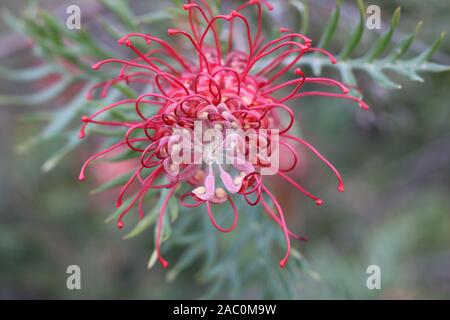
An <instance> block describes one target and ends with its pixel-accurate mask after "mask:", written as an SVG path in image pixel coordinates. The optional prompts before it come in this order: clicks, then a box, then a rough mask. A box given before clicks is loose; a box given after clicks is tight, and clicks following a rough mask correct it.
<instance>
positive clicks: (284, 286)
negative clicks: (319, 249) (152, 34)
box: [0, 0, 450, 298]
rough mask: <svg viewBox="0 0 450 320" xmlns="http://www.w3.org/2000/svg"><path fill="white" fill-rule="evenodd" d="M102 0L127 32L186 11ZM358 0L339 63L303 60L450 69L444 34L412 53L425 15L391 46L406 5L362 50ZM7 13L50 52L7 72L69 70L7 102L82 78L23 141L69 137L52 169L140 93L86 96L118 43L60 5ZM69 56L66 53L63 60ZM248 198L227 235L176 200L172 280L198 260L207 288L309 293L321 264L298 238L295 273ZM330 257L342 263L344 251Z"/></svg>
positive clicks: (32, 143)
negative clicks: (144, 10)
mask: <svg viewBox="0 0 450 320" xmlns="http://www.w3.org/2000/svg"><path fill="white" fill-rule="evenodd" d="M100 2H101V4H102V5H103V6H104V7H105V8H106V9H107V10H109V12H110V13H112V14H113V15H114V17H115V18H116V19H117V20H118V21H120V25H112V24H110V23H109V22H108V21H107V20H105V19H104V18H103V17H98V20H99V22H100V24H101V25H102V26H103V28H104V32H105V34H108V35H109V36H110V37H112V38H114V39H117V38H118V37H120V36H122V35H123V33H124V32H123V31H121V30H126V31H128V32H131V31H138V30H142V29H146V28H147V27H149V25H155V24H156V23H158V22H160V21H164V20H166V19H167V18H168V17H174V16H176V15H177V14H180V13H179V12H178V11H174V10H168V11H167V12H166V11H164V12H162V11H161V12H160V11H158V12H151V13H149V14H145V15H143V16H136V15H135V14H134V13H133V11H132V10H131V8H130V6H129V3H128V2H127V1H125V0H120V1H112V0H101V1H100ZM175 2H177V1H175ZM289 3H290V5H291V6H292V7H293V8H295V9H296V10H297V12H298V13H299V15H300V18H301V19H300V22H301V23H300V25H299V26H298V28H299V29H300V31H301V32H306V31H307V29H308V24H309V21H308V20H309V19H308V18H309V10H310V7H309V5H308V3H307V2H306V1H299V0H290V1H289ZM342 3H343V1H337V6H336V8H335V10H334V11H333V13H332V14H331V15H330V18H329V20H328V22H327V23H326V25H325V26H324V28H323V32H322V35H321V37H320V40H319V42H318V45H317V46H318V47H320V48H327V47H328V46H329V45H330V43H331V41H332V40H333V37H334V36H335V34H336V31H337V30H338V27H339V22H340V10H341V6H342ZM213 4H214V5H213V10H214V11H219V7H220V2H219V1H215V2H213ZM357 5H358V8H359V13H360V20H359V23H358V25H357V26H356V27H355V29H354V30H353V32H352V34H351V35H350V38H349V39H348V41H347V42H346V43H345V44H343V45H342V49H341V51H340V53H339V54H338V56H337V58H338V60H339V62H338V63H337V64H335V65H333V64H331V63H330V62H329V60H328V58H326V57H325V58H324V57H322V56H320V55H319V54H314V55H311V56H306V57H304V58H303V59H302V60H301V61H300V63H301V64H303V65H306V66H309V67H311V68H312V70H313V71H314V72H316V73H317V74H320V73H321V72H322V69H323V68H324V67H327V68H333V69H334V70H337V71H338V72H339V74H340V77H341V78H342V80H343V81H344V82H345V83H346V84H349V85H355V86H358V83H357V81H356V77H355V72H356V71H363V72H366V73H367V74H368V75H369V76H370V77H371V78H373V79H374V80H375V81H377V82H378V83H380V84H381V85H383V86H384V87H386V88H389V89H393V88H400V87H401V86H400V85H399V84H397V83H396V82H395V80H393V78H392V77H391V76H390V75H388V74H386V71H393V72H394V73H397V74H400V75H403V76H406V77H407V78H409V79H411V80H414V81H423V79H422V78H421V77H420V75H419V74H418V73H419V72H440V71H448V70H450V68H449V67H448V66H443V65H440V64H437V63H433V62H430V59H431V58H432V56H433V54H434V53H435V52H436V51H437V50H438V49H439V47H440V45H441V43H442V39H443V37H444V34H442V35H441V36H439V37H438V39H437V40H436V41H435V42H434V43H433V44H432V45H431V46H430V47H429V48H428V49H427V50H426V51H424V52H422V53H421V54H419V55H418V56H416V57H413V58H409V59H405V58H404V56H405V55H406V54H407V52H408V50H409V49H410V47H411V45H412V44H413V42H414V40H415V38H416V36H417V33H418V32H419V29H420V27H421V25H422V23H421V22H420V23H419V24H418V25H417V27H416V29H415V30H414V31H413V32H412V33H410V34H409V35H407V36H406V37H405V38H404V39H403V40H402V41H401V42H399V43H397V44H396V45H395V46H394V48H392V49H390V48H389V47H390V46H391V44H392V42H393V41H392V36H393V35H394V32H395V31H396V30H397V29H398V27H399V22H400V9H397V10H396V11H395V12H394V14H393V17H392V20H391V25H390V29H389V31H388V32H387V33H385V34H384V35H383V36H381V37H380V38H379V39H378V40H377V41H375V42H374V43H373V45H372V46H371V47H370V48H369V49H368V50H367V51H366V53H365V54H364V55H362V56H361V57H353V53H354V51H355V50H356V49H357V48H358V46H359V45H360V44H361V41H362V39H363V36H364V28H365V21H364V18H365V13H364V9H365V7H364V4H363V2H362V1H361V0H358V1H357ZM4 17H5V20H6V21H7V22H9V25H10V26H11V27H12V28H13V29H14V30H16V31H17V32H20V33H22V34H26V35H27V36H28V37H30V38H31V39H32V40H33V43H34V49H33V50H34V53H35V54H36V55H37V56H39V57H40V58H41V59H42V64H41V65H39V66H34V67H29V68H27V69H23V70H14V71H12V70H7V69H5V68H1V69H0V77H2V78H5V79H8V80H10V81H14V82H25V81H27V82H38V81H41V80H44V79H45V78H47V77H49V76H56V77H58V78H59V79H60V80H59V81H57V82H55V83H53V84H52V85H50V86H48V87H46V88H45V89H42V90H40V91H39V92H37V93H35V94H31V95H29V96H1V97H0V103H1V104H7V105H29V106H33V107H37V106H40V105H46V104H50V103H52V102H54V101H55V100H56V99H57V98H59V97H60V96H61V95H62V94H63V93H64V92H67V91H69V90H72V89H73V88H74V85H79V86H80V87H81V88H80V89H78V91H77V94H76V95H75V96H74V97H71V98H70V99H69V101H67V102H65V103H64V105H62V106H60V107H57V108H56V109H55V111H54V112H51V113H50V114H47V115H46V119H48V123H47V124H46V125H45V126H44V128H43V130H42V131H41V132H40V134H38V135H37V136H35V137H33V138H31V139H30V140H29V141H27V142H25V143H24V144H22V145H21V146H19V151H22V152H25V151H30V148H32V147H36V146H39V145H41V144H42V143H43V142H46V141H54V140H57V141H60V142H61V144H62V147H61V148H59V149H58V150H57V151H56V152H55V153H54V154H53V155H51V156H50V157H49V159H48V160H47V161H45V162H44V164H43V166H42V169H43V170H44V171H50V170H51V169H53V168H55V166H56V165H57V164H58V163H59V162H61V161H62V160H63V159H64V157H65V156H67V155H68V154H69V153H70V152H71V151H73V150H75V149H76V148H77V147H78V146H79V145H80V143H81V142H82V141H81V140H79V139H78V134H77V129H78V127H79V126H80V121H79V117H80V116H81V115H82V114H87V113H92V112H93V111H94V110H97V109H98V108H100V107H101V106H103V105H106V104H109V103H111V102H113V101H116V100H117V99H118V98H120V97H136V96H137V94H138V93H137V92H134V91H133V90H132V89H130V88H128V87H126V86H123V85H116V86H115V87H113V88H112V89H111V90H112V91H111V92H110V94H109V95H108V97H107V98H105V99H103V100H94V101H92V102H89V103H87V102H86V100H85V96H86V93H87V92H88V90H89V88H90V87H91V86H92V85H93V84H94V83H96V82H99V81H102V80H104V79H107V78H108V76H109V74H108V73H107V71H105V70H103V69H102V70H100V71H96V72H94V71H92V69H91V68H90V64H91V63H92V62H94V61H97V60H101V59H104V58H108V57H111V56H115V55H116V54H115V53H114V52H113V50H111V49H109V48H108V47H106V46H102V45H101V44H99V42H98V41H97V40H96V39H94V38H93V36H92V35H91V34H90V33H89V32H88V31H87V30H86V29H84V30H80V31H78V32H71V31H68V30H67V29H66V27H65V26H64V25H63V24H62V23H61V22H59V21H58V20H57V19H56V18H55V17H54V16H53V15H51V14H50V13H48V12H46V11H43V10H41V9H39V8H38V7H37V6H30V8H29V10H28V11H27V12H26V13H25V14H24V15H23V17H22V19H20V20H17V19H16V18H15V17H12V16H11V15H10V14H8V13H5V14H4ZM266 29H270V27H269V26H266ZM63 61H64V63H62V62H63ZM68 65H70V67H68ZM147 89H148V88H147ZM147 89H146V90H147ZM110 116H111V117H114V118H118V119H130V117H131V116H130V115H129V113H127V112H124V111H120V110H117V111H115V112H113V113H111V115H110ZM90 133H92V134H97V135H102V136H105V137H106V143H105V144H107V145H111V144H113V143H114V141H116V137H115V136H114V134H113V133H111V132H106V131H101V130H99V129H90ZM132 156H133V153H132V152H131V151H130V152H129V153H125V154H124V155H121V156H119V157H116V158H115V159H113V160H114V161H120V160H124V159H127V158H131V157H132ZM130 175H131V173H126V174H124V175H122V176H119V177H117V178H114V179H112V180H111V181H109V182H107V183H105V184H103V185H102V186H100V187H98V188H97V189H95V190H93V191H92V193H99V192H104V191H107V190H111V189H113V188H116V187H118V186H120V185H122V184H123V183H124V182H125V181H126V180H128V178H129V177H130ZM166 192H167V190H163V191H161V192H157V191H153V192H150V193H149V194H148V195H147V197H148V200H149V201H148V204H150V206H151V209H149V210H148V213H147V214H146V215H145V217H144V218H143V219H142V220H140V221H139V222H138V223H137V224H136V225H135V226H134V227H132V228H131V230H129V231H128V233H126V235H125V236H124V237H123V238H124V239H131V238H134V237H136V236H138V235H140V234H142V233H143V232H147V231H148V230H149V229H151V228H154V227H155V222H156V221H157V218H158V215H159V210H160V208H161V204H162V199H164V195H165V193H166ZM178 192H181V190H179V191H178ZM132 198H133V196H131V197H130V198H128V199H126V200H125V201H124V203H123V204H122V206H121V207H120V208H118V209H117V210H116V211H115V212H113V213H112V215H110V216H109V217H108V218H107V219H106V221H107V222H111V221H115V220H116V219H117V217H118V216H119V214H120V212H121V211H122V210H123V209H124V208H126V207H127V206H128V205H129V204H130V203H131V199H132ZM238 205H239V206H240V208H239V211H240V217H241V221H240V224H239V227H238V229H237V230H236V231H235V232H234V233H235V235H236V236H235V237H227V236H221V235H220V234H218V233H217V232H216V231H215V230H214V229H213V227H212V226H211V224H210V221H209V219H208V216H207V215H206V213H205V212H204V210H189V211H187V210H185V209H180V208H179V207H178V205H177V203H176V202H174V201H170V202H169V206H168V214H167V215H166V219H164V221H163V226H164V227H163V252H166V253H167V255H168V256H169V257H171V258H172V259H169V260H173V261H175V263H174V265H173V266H172V267H171V269H170V271H169V272H168V273H167V279H168V280H169V281H173V280H175V279H176V278H177V276H178V275H179V274H180V273H182V272H183V271H185V270H187V269H189V268H193V267H196V268H197V269H196V270H197V277H198V279H200V281H201V282H203V283H208V284H210V287H209V290H208V291H207V292H206V294H205V296H204V297H205V298H207V297H216V296H218V295H220V294H222V293H223V292H229V295H230V296H231V297H234V298H238V297H243V296H245V294H246V293H247V291H249V290H251V289H252V288H253V287H254V288H256V289H257V290H259V289H261V288H262V290H260V292H261V295H262V297H264V298H293V297H297V296H298V295H299V290H300V287H299V283H302V282H303V281H304V279H305V277H303V275H304V274H307V275H308V279H314V280H317V279H319V278H320V276H319V275H318V274H317V273H316V272H314V271H313V270H311V269H310V267H309V266H308V263H307V261H306V260H305V259H304V258H303V256H302V255H301V254H300V253H299V251H298V250H297V249H296V248H294V249H293V252H292V256H291V258H290V263H288V265H287V267H286V273H282V271H281V270H280V268H279V265H278V259H279V258H280V257H279V256H278V255H280V254H282V252H283V248H284V239H283V237H282V233H281V231H280V230H279V229H278V228H277V227H276V226H275V227H274V224H273V223H272V222H271V221H270V220H269V219H268V218H266V217H264V219H263V218H262V217H261V216H262V215H263V213H261V212H259V211H256V210H251V209H249V208H248V207H244V206H243V204H242V203H240V204H238ZM215 209H217V212H216V214H217V216H218V217H220V218H219V219H218V220H219V223H221V224H222V223H223V224H225V225H226V224H227V223H229V221H228V218H227V214H229V213H230V212H229V211H228V210H227V208H224V207H223V206H221V207H218V208H215ZM169 239H170V241H169ZM295 246H297V245H295ZM172 252H178V255H177V254H174V255H173V256H172V254H171V253H172ZM199 261H202V263H200V262H199ZM156 263H157V257H156V254H155V252H153V253H152V254H151V256H150V259H149V263H148V266H149V268H151V267H153V266H154V265H155V264H156ZM326 263H328V264H333V263H334V261H333V260H331V261H327V262H326ZM342 266H343V267H342V268H343V269H345V268H347V265H346V264H345V262H342Z"/></svg>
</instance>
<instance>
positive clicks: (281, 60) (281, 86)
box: [80, 0, 367, 267]
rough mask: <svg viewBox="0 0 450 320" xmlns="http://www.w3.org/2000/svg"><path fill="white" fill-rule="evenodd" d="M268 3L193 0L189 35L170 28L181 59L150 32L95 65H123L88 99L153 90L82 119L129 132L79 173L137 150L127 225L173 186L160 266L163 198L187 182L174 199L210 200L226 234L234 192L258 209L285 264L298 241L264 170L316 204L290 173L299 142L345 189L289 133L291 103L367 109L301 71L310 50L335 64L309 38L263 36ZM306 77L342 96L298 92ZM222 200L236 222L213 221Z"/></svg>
mask: <svg viewBox="0 0 450 320" xmlns="http://www.w3.org/2000/svg"><path fill="white" fill-rule="evenodd" d="M264 7H266V8H267V9H268V10H272V9H273V8H272V6H271V5H270V4H268V3H267V2H266V1H264V0H251V1H248V2H246V3H244V4H242V5H241V6H239V7H238V8H236V9H235V10H234V11H232V12H230V13H229V14H227V15H213V14H212V10H211V8H210V7H209V5H208V4H207V2H206V1H199V2H198V3H196V2H194V1H189V3H188V4H185V5H184V6H183V8H184V10H186V11H187V14H188V21H187V22H188V23H189V26H190V32H187V31H183V30H178V29H169V30H168V35H169V36H171V37H182V38H184V40H185V41H186V43H187V44H188V45H189V46H190V48H191V49H188V50H185V51H182V52H183V54H184V55H182V53H181V52H180V50H177V49H175V47H173V46H171V45H170V44H169V43H168V42H166V41H165V40H162V39H160V38H158V37H156V36H153V35H149V34H141V33H131V34H128V35H126V36H124V37H123V38H121V39H120V40H119V41H118V43H119V45H122V46H126V47H128V48H130V49H131V50H132V51H133V53H134V54H135V57H134V58H132V59H128V60H122V59H108V60H104V61H101V62H99V63H97V64H95V65H94V66H93V69H99V68H100V67H102V66H103V65H105V64H111V63H113V64H119V65H120V69H119V73H118V75H117V77H115V78H112V79H110V80H108V81H105V82H103V83H99V84H97V85H96V86H94V87H93V88H92V90H91V92H90V93H89V95H88V98H93V97H94V95H95V93H96V92H97V90H100V91H101V92H100V97H101V98H103V97H106V95H107V92H108V89H109V88H110V87H111V86H113V85H115V84H119V83H125V84H127V85H137V86H139V85H141V86H146V87H145V88H147V87H151V88H152V91H150V92H148V91H147V92H146V93H144V94H142V95H140V96H139V97H137V98H135V99H124V100H121V101H118V102H114V103H112V104H110V105H108V106H105V107H104V108H102V109H100V110H99V111H97V112H95V113H94V114H92V115H91V116H89V117H87V116H84V117H83V118H82V121H83V122H84V124H83V126H82V129H81V132H80V137H84V136H85V129H86V127H87V125H88V124H90V123H91V124H97V125H101V126H107V127H112V128H118V127H122V128H125V130H124V136H123V139H122V140H121V141H119V142H118V143H116V144H114V145H112V146H111V147H109V148H107V149H106V150H103V151H101V152H99V153H97V154H95V155H93V156H92V157H91V158H90V159H88V161H86V163H85V164H84V166H83V168H82V171H81V173H80V179H81V180H82V179H84V177H85V170H86V168H87V166H88V165H89V163H90V162H92V161H93V160H95V159H97V158H99V157H100V156H102V155H105V154H107V153H109V152H111V151H113V150H115V149H118V148H124V149H125V150H132V151H133V152H135V154H137V155H138V156H139V158H140V163H139V165H138V166H137V168H136V170H135V172H134V173H133V175H132V176H131V178H130V179H129V180H128V181H127V182H126V183H125V184H124V186H123V187H122V189H121V191H120V195H119V197H118V200H117V206H121V205H122V200H123V198H124V197H125V195H126V194H127V192H129V189H130V188H131V186H132V185H133V184H137V185H138V186H139V191H138V192H137V194H136V195H134V196H133V197H132V198H131V199H130V201H129V204H128V205H127V206H126V207H125V208H124V210H123V211H122V213H121V214H120V216H119V218H118V222H117V224H118V227H119V228H122V227H123V218H124V216H125V215H126V214H127V213H128V212H129V211H130V210H131V209H132V208H133V207H134V206H135V205H136V204H137V206H138V210H139V215H140V217H141V218H142V217H143V216H144V211H143V204H144V200H145V198H146V194H147V193H148V192H149V190H151V189H162V188H166V189H169V191H168V193H167V195H166V198H165V199H164V201H163V203H162V206H161V209H160V215H159V220H158V228H157V235H156V251H157V254H158V257H159V260H160V262H161V264H162V265H163V266H164V267H167V266H168V263H167V261H166V260H165V259H164V258H163V257H162V255H161V229H162V223H163V217H164V214H165V211H166V210H165V209H166V206H167V204H168V201H169V199H170V198H171V197H172V196H174V195H175V194H178V192H179V190H181V189H183V188H184V189H187V192H184V193H182V194H180V195H179V201H180V203H181V204H182V205H183V206H185V207H197V206H201V205H204V206H206V209H207V210H206V211H207V212H208V215H209V217H210V219H211V222H212V224H213V225H214V227H216V228H217V229H218V230H220V231H222V232H230V231H232V230H233V229H234V228H235V227H236V225H237V223H238V217H239V213H238V210H237V207H236V204H235V199H236V198H237V197H243V198H244V199H245V201H246V202H247V203H248V204H249V205H251V206H256V205H261V206H262V207H263V208H264V210H265V212H266V213H267V214H268V216H269V217H270V218H272V219H273V220H274V221H275V222H276V223H277V224H278V225H279V226H280V227H281V229H282V230H283V232H284V236H285V241H286V247H287V249H286V254H285V256H284V257H283V258H282V259H281V260H280V265H281V266H282V267H284V266H285V264H286V262H287V260H288V258H289V253H290V248H291V242H290V238H295V239H302V238H301V237H298V236H297V235H295V234H294V233H292V232H291V231H290V230H289V229H288V228H287V226H286V221H285V217H284V213H283V210H282V208H281V205H280V204H279V202H278V201H277V199H276V197H275V196H274V195H273V194H272V192H271V191H270V190H269V189H268V187H267V186H266V185H265V184H264V176H265V175H268V174H270V175H277V176H279V177H281V178H282V179H284V180H285V181H286V182H288V183H289V184H290V185H292V186H294V187H295V188H297V189H298V190H300V191H301V192H302V193H304V194H305V195H306V196H307V197H309V198H311V199H313V200H314V201H315V203H316V204H317V205H321V204H322V203H323V201H322V200H321V199H320V198H318V197H316V196H315V195H313V194H311V193H310V192H309V191H307V190H306V189H304V188H303V187H302V186H300V185H299V184H298V183H297V182H296V181H294V180H293V179H292V178H291V177H289V176H288V175H287V172H290V171H293V170H294V169H295V168H296V166H297V164H298V163H297V162H298V161H297V160H298V156H297V153H296V148H295V147H294V146H292V145H291V144H292V143H296V144H300V145H303V146H305V147H306V148H307V149H309V150H311V151H312V152H313V153H314V154H315V155H316V156H318V157H319V159H321V160H322V161H323V162H324V163H325V164H326V165H327V166H328V167H329V168H330V169H331V170H332V172H334V174H335V175H336V177H337V180H338V190H339V191H341V192H342V191H344V185H343V182H342V179H341V176H340V174H339V172H338V171H337V170H336V169H335V168H334V166H333V165H332V164H331V163H330V162H329V161H328V160H326V159H325V158H324V157H323V156H322V155H321V154H320V153H319V152H318V151H317V150H316V149H315V148H314V147H313V146H311V145H310V144H309V143H308V142H306V141H305V140H303V139H300V138H298V137H295V136H293V135H290V134H289V130H290V129H291V127H292V125H293V123H294V111H293V110H292V109H291V107H289V106H288V104H287V103H289V102H291V101H293V100H295V99H299V98H302V97H304V96H326V97H334V98H338V99H349V100H353V101H355V102H357V103H358V104H359V106H360V107H361V108H363V109H367V105H366V104H365V103H364V102H363V101H362V100H360V99H359V98H356V97H354V96H351V95H350V94H349V89H348V88H347V87H346V86H345V85H343V84H342V83H340V82H338V81H336V80H333V79H329V78H317V77H307V76H306V75H305V74H304V73H303V71H302V70H301V69H300V68H299V67H298V66H297V65H298V63H299V61H300V59H301V58H302V57H303V56H304V55H306V54H309V53H311V52H313V53H316V54H324V55H326V56H328V58H329V59H330V61H331V62H332V63H335V62H336V60H335V59H334V58H333V57H332V55H331V54H329V53H328V52H327V51H325V50H323V49H319V48H314V47H313V46H312V42H311V40H310V39H309V38H307V37H306V36H304V35H302V34H299V33H295V32H291V31H290V30H288V29H286V28H280V36H279V37H278V38H276V39H274V40H271V41H266V40H265V39H264V37H263V36H262V12H263V10H264ZM252 8H255V9H256V16H257V18H256V22H255V23H251V21H250V20H249V19H248V18H247V17H246V15H245V12H247V11H248V9H252ZM237 27H240V28H239V29H238V28H237ZM219 30H222V31H221V32H220V31H219ZM242 34H244V36H243V37H242V36H241V35H242ZM223 39H226V41H223ZM238 46H240V47H239V48H236V47H238ZM142 48H146V49H145V50H144V49H142ZM191 59H193V60H191ZM286 78H289V79H290V80H285V79H286ZM307 83H315V84H319V85H324V86H329V87H335V88H337V90H339V91H340V92H339V93H336V92H321V91H302V88H303V85H304V84H307ZM130 106H131V108H132V109H131V110H132V113H133V114H134V118H133V120H121V121H108V120H105V119H108V118H107V114H110V113H112V112H113V109H116V108H120V107H122V108H124V107H126V108H130ZM283 114H284V116H283ZM286 119H287V121H286ZM280 152H281V153H282V154H283V158H291V161H290V162H291V163H289V165H288V166H287V167H282V166H281V165H280V163H279V161H278V160H279V154H280ZM225 202H228V203H229V205H230V206H231V209H232V212H233V222H232V224H231V226H229V227H226V228H225V227H222V226H220V225H219V224H218V223H217V222H216V219H215V217H214V214H213V210H212V207H213V206H214V205H224V203H225Z"/></svg>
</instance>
